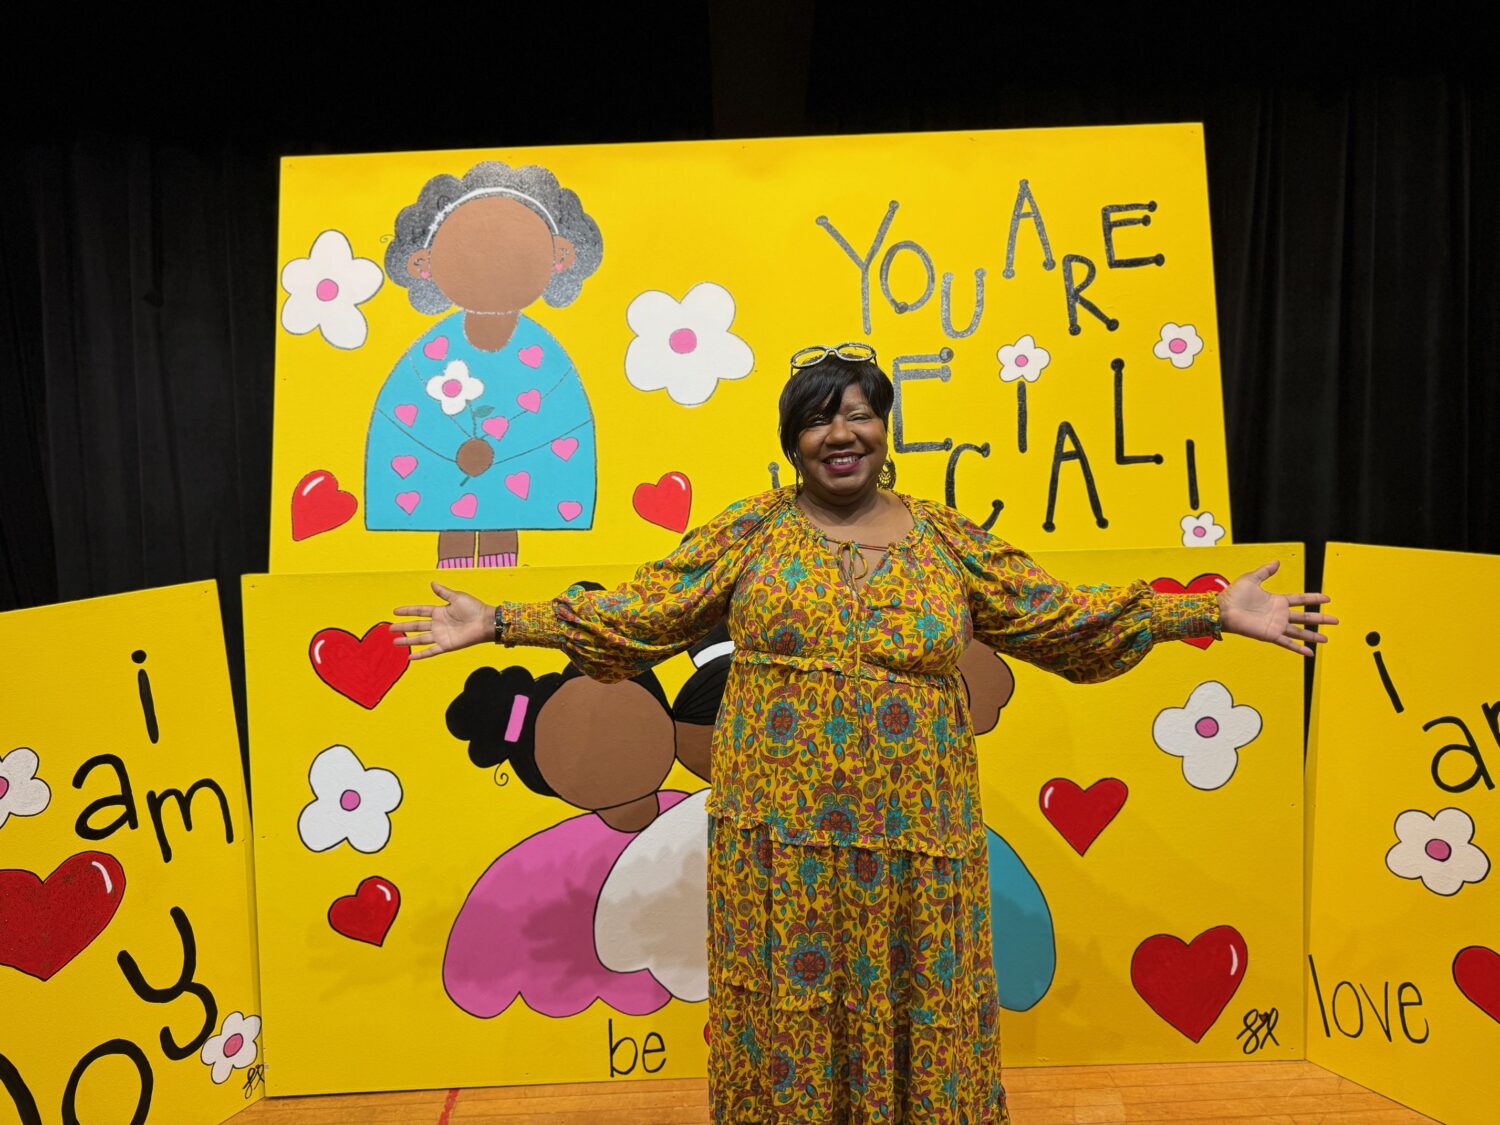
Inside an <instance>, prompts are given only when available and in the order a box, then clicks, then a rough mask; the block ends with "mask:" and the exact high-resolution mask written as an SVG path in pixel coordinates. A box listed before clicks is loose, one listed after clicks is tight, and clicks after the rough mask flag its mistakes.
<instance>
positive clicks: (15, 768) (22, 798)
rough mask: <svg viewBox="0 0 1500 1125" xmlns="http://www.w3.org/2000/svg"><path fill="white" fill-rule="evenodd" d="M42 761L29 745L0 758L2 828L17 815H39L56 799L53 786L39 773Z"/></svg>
mask: <svg viewBox="0 0 1500 1125" xmlns="http://www.w3.org/2000/svg"><path fill="white" fill-rule="evenodd" d="M40 765H41V760H40V759H39V758H38V757H37V756H36V751H35V750H32V749H31V748H30V747H27V746H18V747H16V749H14V750H12V751H11V752H10V753H9V754H6V755H5V756H4V757H3V758H0V828H4V827H5V822H6V821H7V820H9V819H10V818H11V817H13V816H36V815H37V814H38V813H40V812H43V811H44V810H45V809H46V808H47V806H48V805H49V804H51V803H52V790H51V789H50V788H48V786H47V783H46V782H45V781H43V780H42V779H41V778H39V777H37V775H36V771H37V767H38V766H40Z"/></svg>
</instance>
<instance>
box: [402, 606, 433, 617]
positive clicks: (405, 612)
mask: <svg viewBox="0 0 1500 1125" xmlns="http://www.w3.org/2000/svg"><path fill="white" fill-rule="evenodd" d="M437 608H438V607H437V606H435V605H398V606H397V607H396V609H395V614H396V616H397V617H431V616H432V615H433V614H434V613H435V612H437Z"/></svg>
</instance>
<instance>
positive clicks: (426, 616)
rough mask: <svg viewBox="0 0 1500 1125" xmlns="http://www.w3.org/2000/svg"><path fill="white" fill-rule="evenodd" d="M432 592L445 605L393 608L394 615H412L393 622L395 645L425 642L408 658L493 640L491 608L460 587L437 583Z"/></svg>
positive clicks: (493, 622) (422, 657) (410, 646)
mask: <svg viewBox="0 0 1500 1125" xmlns="http://www.w3.org/2000/svg"><path fill="white" fill-rule="evenodd" d="M432 592H433V593H434V594H436V595H437V596H438V597H440V598H442V599H443V601H444V602H445V603H446V604H445V605H403V606H398V607H397V609H396V616H397V617H411V618H415V620H413V621H397V622H396V623H395V624H394V625H392V626H391V632H393V633H401V634H403V635H402V636H399V637H397V638H396V644H398V645H401V646H402V647H404V648H412V647H413V646H414V645H426V646H427V647H426V648H423V649H421V650H416V651H413V652H412V653H411V654H410V657H411V659H412V660H425V659H426V658H427V657H429V656H436V655H437V654H438V653H440V652H452V651H454V650H455V649H460V648H468V647H469V645H477V644H483V643H485V642H487V641H493V640H494V639H495V607H494V606H492V605H485V604H484V603H483V602H482V601H480V600H479V599H478V598H476V597H474V595H472V594H466V593H464V592H463V591H462V590H450V589H448V587H446V586H443V585H441V584H439V583H437V582H434V583H433V584H432Z"/></svg>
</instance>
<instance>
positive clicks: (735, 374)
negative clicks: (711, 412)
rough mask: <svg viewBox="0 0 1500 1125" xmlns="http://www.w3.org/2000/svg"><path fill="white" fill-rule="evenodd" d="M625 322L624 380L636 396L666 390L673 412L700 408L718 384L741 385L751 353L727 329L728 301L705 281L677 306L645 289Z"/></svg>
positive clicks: (731, 313)
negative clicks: (732, 381) (674, 405)
mask: <svg viewBox="0 0 1500 1125" xmlns="http://www.w3.org/2000/svg"><path fill="white" fill-rule="evenodd" d="M625 321H626V323H627V324H629V325H630V330H631V331H632V332H634V333H635V339H633V340H631V341H630V346H629V347H628V348H626V349H625V378H626V379H628V380H630V385H631V386H632V387H634V388H635V389H636V390H638V391H659V390H662V389H663V388H665V389H666V392H667V394H668V395H669V396H670V397H671V399H672V401H673V402H675V403H677V404H678V405H679V406H701V405H702V404H703V403H705V402H707V401H708V399H709V396H710V395H712V394H713V393H714V389H715V388H716V387H717V386H718V385H719V380H720V379H743V378H744V377H745V376H746V375H748V374H750V369H751V368H752V367H754V366H755V353H754V352H752V351H751V350H750V345H749V344H747V343H745V341H744V340H741V339H740V338H739V337H738V336H736V335H735V334H734V333H733V332H731V331H729V326H730V325H731V324H733V323H734V298H733V297H732V296H730V294H729V290H727V289H725V288H724V287H723V286H722V285H715V284H714V283H713V282H711V281H704V282H700V283H699V284H697V285H695V286H693V287H692V288H691V289H689V290H688V291H687V295H686V296H685V297H683V298H682V300H680V301H679V300H677V299H675V298H674V297H672V296H671V295H670V294H667V293H662V292H660V291H658V290H655V289H651V290H647V291H646V292H645V293H642V294H641V295H640V296H639V297H637V298H636V299H635V300H633V301H631V302H630V307H629V308H628V309H626V310H625Z"/></svg>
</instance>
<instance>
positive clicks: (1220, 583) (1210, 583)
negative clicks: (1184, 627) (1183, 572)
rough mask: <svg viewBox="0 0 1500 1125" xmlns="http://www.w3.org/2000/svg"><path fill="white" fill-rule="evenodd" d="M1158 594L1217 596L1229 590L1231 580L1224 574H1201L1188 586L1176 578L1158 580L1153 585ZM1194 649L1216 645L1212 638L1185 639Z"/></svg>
mask: <svg viewBox="0 0 1500 1125" xmlns="http://www.w3.org/2000/svg"><path fill="white" fill-rule="evenodd" d="M1151 588H1152V589H1153V590H1155V591H1156V592H1157V593H1158V594H1217V593H1218V592H1219V591H1220V590H1227V589H1229V579H1227V578H1225V577H1224V576H1223V575H1222V574H1200V575H1198V577H1197V578H1194V579H1193V580H1192V581H1191V582H1189V583H1188V584H1187V585H1186V586H1184V585H1183V584H1182V583H1181V582H1179V581H1177V579H1175V578H1158V579H1156V580H1154V581H1153V582H1152V583H1151ZM1182 639H1183V640H1184V641H1186V642H1187V643H1188V644H1190V645H1192V646H1193V647H1194V648H1203V649H1206V648H1207V647H1208V646H1209V645H1211V644H1213V643H1214V639H1213V638H1212V637H1183V638H1182Z"/></svg>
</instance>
